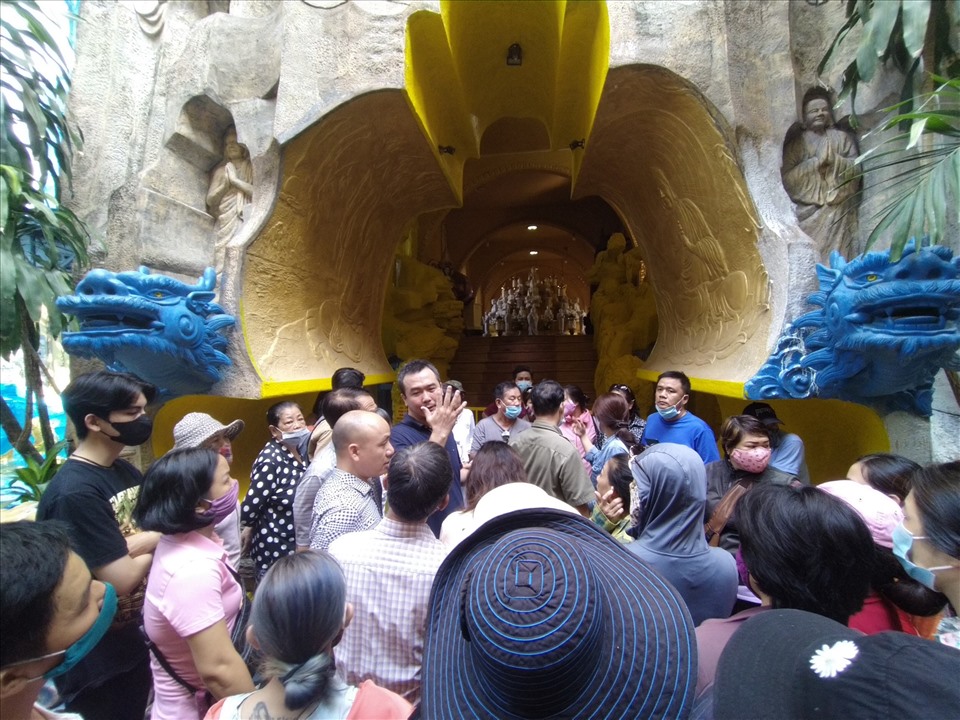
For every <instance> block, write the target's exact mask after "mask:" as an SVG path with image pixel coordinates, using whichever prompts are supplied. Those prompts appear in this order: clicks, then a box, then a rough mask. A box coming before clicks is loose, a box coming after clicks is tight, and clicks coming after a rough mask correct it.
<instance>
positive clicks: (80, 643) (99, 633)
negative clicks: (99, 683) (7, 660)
mask: <svg viewBox="0 0 960 720" xmlns="http://www.w3.org/2000/svg"><path fill="white" fill-rule="evenodd" d="M104 585H106V588H107V589H106V592H105V593H104V595H103V605H101V606H100V615H99V616H98V617H97V619H96V621H95V622H94V623H93V625H91V626H90V629H89V630H87V631H86V632H85V633H84V634H83V635H81V636H80V638H79V639H78V640H77V641H76V642H75V643H73V645H71V646H70V647H68V648H67V649H66V650H60V651H58V652H55V653H49V654H48V655H41V656H40V657H37V658H31V659H30V660H22V661H20V662H18V663H13V664H14V665H21V664H23V663H27V662H33V661H34V660H44V659H46V658H52V657H56V656H57V655H63V656H64V657H63V662H62V663H60V664H59V665H57V666H56V667H52V668H50V669H49V670H47V672H45V673H44V674H43V675H42V676H41V677H43V679H44V680H52V679H53V678H55V677H59V676H61V675H63V674H64V673H65V672H68V671H70V670H72V669H73V668H74V667H76V665H77V663H79V662H80V661H81V660H83V659H84V658H85V657H86V656H87V655H88V654H89V653H90V651H91V650H93V648H94V647H96V645H97V643H98V642H100V640H101V639H103V636H104V635H106V633H107V630H109V629H110V625H111V624H112V623H113V616H114V615H116V614H117V591H116V590H114V589H113V585H111V584H110V583H104ZM39 679H40V678H39V677H35V678H30V681H33V680H39Z"/></svg>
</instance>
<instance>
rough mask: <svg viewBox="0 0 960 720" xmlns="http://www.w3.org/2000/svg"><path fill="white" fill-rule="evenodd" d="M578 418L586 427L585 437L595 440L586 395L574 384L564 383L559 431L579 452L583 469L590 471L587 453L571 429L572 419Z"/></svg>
mask: <svg viewBox="0 0 960 720" xmlns="http://www.w3.org/2000/svg"><path fill="white" fill-rule="evenodd" d="M574 420H579V421H580V422H582V423H583V426H584V427H585V428H586V436H587V439H589V440H590V442H591V443H594V442H596V439H597V427H596V425H595V424H594V422H593V415H591V414H590V411H589V410H587V396H586V395H584V394H583V390H581V389H580V388H579V387H578V386H576V385H564V387H563V422H562V423H560V432H561V433H563V436H564V437H565V438H566V439H567V440H569V441H570V442H572V443H573V446H574V447H575V448H576V449H577V452H578V453H580V460H581V461H582V462H583V469H584V470H586V471H587V473H588V474H589V473H590V468H591V465H590V463H589V462H587V460H586V459H585V455H586V454H587V451H586V449H585V448H584V447H583V441H582V440H581V439H580V436H579V435H577V434H576V433H575V432H574V431H573V421H574Z"/></svg>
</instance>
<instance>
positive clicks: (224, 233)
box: [207, 126, 253, 273]
mask: <svg viewBox="0 0 960 720" xmlns="http://www.w3.org/2000/svg"><path fill="white" fill-rule="evenodd" d="M252 199H253V165H252V164H251V162H250V153H249V152H247V149H246V148H245V147H244V146H243V145H241V144H240V143H238V142H237V130H236V128H235V127H233V126H230V127H229V128H227V131H226V132H225V133H224V135H223V162H221V163H220V164H219V165H217V166H216V167H215V168H214V169H213V172H212V173H211V174H210V189H209V190H208V191H207V209H208V210H209V211H210V214H211V215H213V217H214V218H215V219H216V221H217V224H216V233H217V241H216V246H215V247H216V259H217V272H218V273H219V272H220V270H221V269H222V264H223V250H224V248H225V246H226V244H227V241H228V240H229V239H230V238H231V237H233V235H234V233H236V231H237V229H238V228H239V227H240V225H241V224H242V223H243V209H244V206H245V205H247V203H249V202H250V201H251V200H252Z"/></svg>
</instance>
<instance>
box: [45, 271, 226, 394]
mask: <svg viewBox="0 0 960 720" xmlns="http://www.w3.org/2000/svg"><path fill="white" fill-rule="evenodd" d="M216 282H217V275H216V272H215V271H214V269H213V268H207V269H206V270H205V271H204V273H203V276H202V277H201V278H200V279H199V281H198V282H197V284H196V285H187V284H186V283H183V282H180V281H179V280H177V279H175V278H172V277H168V276H166V275H153V274H151V273H150V271H149V270H148V269H147V268H145V267H141V268H140V270H139V271H128V272H121V273H114V272H110V271H109V270H102V269H98V270H91V271H90V272H89V273H87V275H86V276H85V277H84V278H83V280H81V281H80V282H79V283H78V284H77V290H76V295H69V296H63V297H59V298H57V307H58V308H60V309H61V310H62V311H63V312H64V313H67V314H69V315H74V316H75V317H76V318H77V319H78V320H79V321H80V330H78V331H74V332H65V333H63V336H62V341H63V347H64V348H65V349H66V351H67V352H68V353H70V354H71V355H78V356H80V357H96V358H99V359H100V360H102V361H103V362H104V363H106V365H107V367H109V368H110V369H111V370H117V371H125V372H130V373H133V374H134V375H136V376H138V377H140V378H142V379H144V380H146V381H148V382H151V383H153V384H154V385H156V386H157V387H158V388H160V390H161V393H162V395H163V397H166V398H170V397H176V396H179V395H191V394H197V393H204V392H207V391H208V390H209V389H210V388H211V387H212V386H213V384H214V383H216V382H218V381H219V380H220V379H221V368H223V367H224V366H227V365H230V364H231V362H230V358H229V357H227V356H226V354H225V353H224V351H225V350H226V349H227V338H226V337H225V336H224V335H222V334H221V333H220V331H221V330H225V329H227V328H231V327H233V325H234V324H235V320H234V318H233V316H231V315H226V314H224V312H223V309H222V308H221V307H220V306H219V305H218V304H216V303H215V302H213V298H214V292H213V289H214V287H215V286H216Z"/></svg>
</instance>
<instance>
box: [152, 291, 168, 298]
mask: <svg viewBox="0 0 960 720" xmlns="http://www.w3.org/2000/svg"><path fill="white" fill-rule="evenodd" d="M151 294H152V295H153V296H154V297H155V298H157V299H160V298H163V297H166V293H165V292H163V291H162V290H155V291H154V292H153V293H151Z"/></svg>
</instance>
